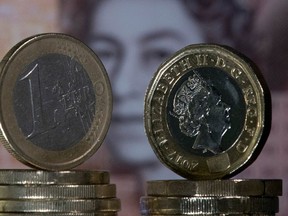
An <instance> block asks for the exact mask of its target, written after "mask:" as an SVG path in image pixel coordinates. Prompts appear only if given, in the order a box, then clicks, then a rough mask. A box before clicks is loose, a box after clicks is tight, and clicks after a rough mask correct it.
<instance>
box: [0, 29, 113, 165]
mask: <svg viewBox="0 0 288 216" xmlns="http://www.w3.org/2000/svg"><path fill="white" fill-rule="evenodd" d="M1 64H2V70H1V80H0V82H1V86H0V87H1V98H0V108H1V110H0V113H1V114H0V122H1V126H2V127H1V134H0V139H1V141H2V143H3V144H4V145H5V147H7V149H8V151H9V152H11V153H12V154H13V155H14V156H15V157H16V158H17V159H18V160H20V161H21V162H23V163H25V164H27V165H30V166H31V167H38V168H41V169H46V170H67V169H70V168H73V167H75V166H76V165H79V164H81V163H82V162H84V161H85V160H86V159H88V158H89V157H91V156H92V155H93V154H94V153H95V152H96V151H97V149H98V148H99V147H100V146H101V144H102V142H103V140H104V138H105V136H106V133H107V131H108V128H109V125H110V119H111V113H112V91H111V86H110V82H109V78H108V75H107V72H106V70H105V68H104V66H103V64H102V62H101V61H100V59H99V58H98V57H97V56H96V54H95V53H94V52H93V51H92V50H91V49H90V48H88V47H87V46H86V45H85V44H84V43H82V42H81V41H79V40H77V39H75V38H73V37H71V36H68V35H64V34H56V33H46V34H41V35H35V36H32V37H30V38H27V39H24V40H23V41H21V42H19V43H18V44H16V45H15V46H14V47H13V48H12V49H11V50H10V51H9V52H8V53H7V54H6V56H5V57H4V58H3V60H2V63H1Z"/></svg>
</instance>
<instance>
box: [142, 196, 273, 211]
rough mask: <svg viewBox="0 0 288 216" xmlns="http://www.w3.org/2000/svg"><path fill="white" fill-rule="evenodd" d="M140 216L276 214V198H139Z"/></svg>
mask: <svg viewBox="0 0 288 216" xmlns="http://www.w3.org/2000/svg"><path fill="white" fill-rule="evenodd" d="M140 211H141V214H197V213H198V214H206V213H207V214H211V213H214V214H215V213H217V214H220V213H224V214H228V213H229V214H231V213H237V214H240V213H249V214H250V213H253V214H254V213H268V214H272V213H277V212H278V211H279V200H278V197H241V196H239V197H231V196H227V197H152V196H150V197H149V196H147V197H141V200H140Z"/></svg>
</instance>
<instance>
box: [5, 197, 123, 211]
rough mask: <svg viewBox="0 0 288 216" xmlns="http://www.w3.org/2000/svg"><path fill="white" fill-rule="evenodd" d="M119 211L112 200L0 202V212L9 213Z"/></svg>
mask: <svg viewBox="0 0 288 216" xmlns="http://www.w3.org/2000/svg"><path fill="white" fill-rule="evenodd" d="M120 209H121V204H120V200H119V199H117V198H112V199H59V200H50V199H47V200H38V199H34V200H0V212H3V213H4V212H6V213H8V212H11V213H18V212H20V213H22V212H23V213H24V212H26V213H28V212H34V213H42V212H43V213H44V212H45V213H46V212H47V213H52V212H57V213H70V212H75V213H76V212H81V213H92V212H97V213H100V212H101V213H102V212H106V213H113V212H117V211H119V210H120Z"/></svg>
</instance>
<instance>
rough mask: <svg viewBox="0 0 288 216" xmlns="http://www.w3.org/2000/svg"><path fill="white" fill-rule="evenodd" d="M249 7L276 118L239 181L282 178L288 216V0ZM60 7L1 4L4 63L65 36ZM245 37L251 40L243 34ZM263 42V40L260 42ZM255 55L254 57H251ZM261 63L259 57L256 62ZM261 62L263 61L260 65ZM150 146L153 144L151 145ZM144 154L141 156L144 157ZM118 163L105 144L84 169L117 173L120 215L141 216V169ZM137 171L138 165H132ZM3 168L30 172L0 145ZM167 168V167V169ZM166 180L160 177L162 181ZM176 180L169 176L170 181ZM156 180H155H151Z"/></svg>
mask: <svg viewBox="0 0 288 216" xmlns="http://www.w3.org/2000/svg"><path fill="white" fill-rule="evenodd" d="M239 2H240V3H241V5H242V6H243V7H247V8H248V9H251V10H252V9H253V10H254V13H255V17H254V19H253V20H251V22H253V24H254V27H253V28H254V29H255V30H257V34H259V35H258V38H261V40H255V41H252V42H253V43H255V44H257V43H258V45H257V46H256V47H257V50H256V51H255V53H256V54H258V56H260V57H262V56H263V55H264V57H263V58H262V60H261V61H259V63H261V65H259V67H260V68H261V69H262V68H265V69H264V71H265V74H264V75H265V77H266V79H267V80H268V83H269V86H270V88H271V90H272V107H273V118H272V128H271V133H270V136H269V138H268V141H267V143H266V145H265V147H264V149H263V151H262V152H261V154H260V156H259V158H258V159H257V160H256V161H255V162H254V163H253V164H252V165H251V166H250V167H249V168H248V169H246V170H244V171H243V172H242V173H240V174H239V175H238V176H236V177H235V178H237V177H238V178H264V179H269V178H277V179H279V178H281V179H283V187H284V189H283V196H282V198H281V202H280V213H279V215H280V216H282V215H283V216H284V215H286V212H288V206H287V202H288V194H287V193H288V189H287V187H286V182H287V180H288V163H287V159H286V158H287V155H288V147H287V146H288V145H287V142H288V138H287V132H288V117H287V110H288V85H287V84H288V78H287V77H288V73H287V63H288V61H287V57H288V49H287V43H285V42H286V40H287V38H288V27H287V24H288V15H287V14H288V13H287V11H288V4H287V1H286V2H285V0H278V1H273V2H272V3H271V1H267V0H254V1H239ZM60 18H61V10H60V3H59V1H58V0H50V1H37V0H28V1H21V0H0V29H1V32H0V58H3V56H4V55H5V53H6V52H7V51H8V50H9V49H10V48H11V47H12V46H13V45H15V44H16V43H17V42H19V41H20V40H22V39H24V38H25V37H28V36H31V35H34V34H38V33H43V32H61V31H63V29H62V25H61V22H60V21H59V19H60ZM240 37H244V38H245V37H247V32H243V33H242V35H240ZM256 38H257V37H256ZM248 56H249V54H248ZM255 58H256V61H257V59H258V58H257V56H256V57H255ZM257 63H258V62H257ZM147 145H148V143H147ZM140 154H141V152H140ZM115 160H116V163H117V159H115V158H114V157H113V154H111V150H110V149H108V147H107V146H106V145H105V143H104V144H103V146H102V147H101V148H100V150H99V151H98V152H97V153H96V154H95V156H93V157H92V158H90V159H89V160H88V161H87V162H85V163H84V164H83V165H81V166H80V167H79V168H83V169H84V168H86V169H108V170H111V181H112V183H116V184H117V191H118V197H119V198H121V200H122V211H121V212H120V213H119V215H123V216H124V215H137V214H139V213H138V212H139V210H138V203H139V196H140V195H142V194H143V191H144V190H143V188H144V186H145V181H146V180H147V179H145V178H143V176H142V175H139V173H138V171H139V170H138V169H139V167H134V168H133V169H135V170H133V169H132V170H131V168H128V169H129V171H127V169H126V168H125V167H123V168H119V167H117V168H116V169H115V168H113V164H114V163H115ZM132 167H133V166H132ZM0 168H6V169H11V168H27V167H26V166H24V165H22V164H21V163H20V162H18V161H16V160H15V159H14V158H13V157H12V156H10V154H9V153H8V152H7V151H6V149H5V148H4V147H3V146H2V145H1V146H0ZM163 169H165V168H163ZM162 177H163V178H165V176H161V175H159V179H161V178H162ZM169 177H170V176H169V175H168V177H166V178H169ZM150 178H152V177H150Z"/></svg>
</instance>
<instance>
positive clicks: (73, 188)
mask: <svg viewBox="0 0 288 216" xmlns="http://www.w3.org/2000/svg"><path fill="white" fill-rule="evenodd" d="M96 198H98V199H106V198H116V186H115V185H114V184H100V185H22V186H20V185H0V199H2V200H3V199H5V200H11V199H15V200H18V199H25V200H27V199H40V200H41V199H54V200H57V199H96Z"/></svg>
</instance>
